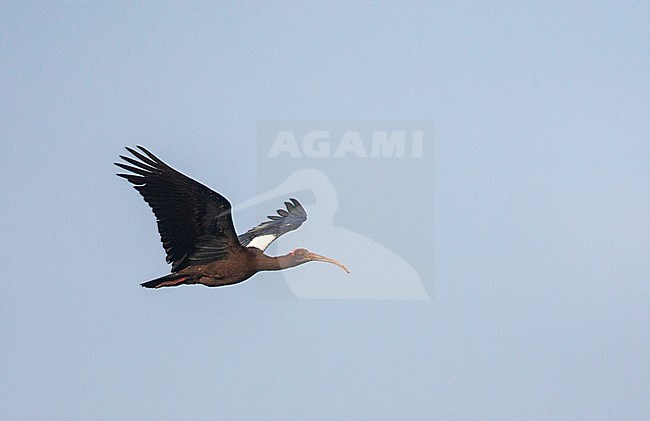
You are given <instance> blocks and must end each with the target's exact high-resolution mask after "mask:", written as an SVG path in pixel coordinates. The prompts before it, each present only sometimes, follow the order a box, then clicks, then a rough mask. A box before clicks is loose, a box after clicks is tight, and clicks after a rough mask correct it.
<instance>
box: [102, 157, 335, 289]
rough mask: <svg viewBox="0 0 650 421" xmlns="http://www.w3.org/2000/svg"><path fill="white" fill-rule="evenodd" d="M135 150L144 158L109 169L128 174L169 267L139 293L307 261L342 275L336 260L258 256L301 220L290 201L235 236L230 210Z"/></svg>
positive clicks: (227, 281) (230, 280) (235, 279)
mask: <svg viewBox="0 0 650 421" xmlns="http://www.w3.org/2000/svg"><path fill="white" fill-rule="evenodd" d="M138 148H139V149H140V150H141V151H142V152H144V155H143V154H141V153H140V152H137V151H135V150H133V149H131V148H127V150H128V151H129V152H131V153H132V154H133V155H134V156H135V158H137V159H134V158H131V157H126V156H122V155H121V156H120V157H121V158H122V159H123V160H124V161H126V162H128V163H129V164H131V165H126V164H124V163H116V164H115V165H117V166H119V167H120V168H123V169H125V170H127V171H129V172H130V173H129V174H118V175H119V176H120V177H123V178H125V179H127V180H128V181H129V182H131V183H132V184H134V185H135V189H136V190H138V191H139V192H140V194H141V195H142V197H143V198H144V199H145V201H146V202H147V203H148V204H149V206H150V207H151V209H152V210H153V212H154V214H155V215H156V219H157V223H158V231H159V233H160V237H161V240H162V243H163V247H164V248H165V251H166V252H167V262H168V263H171V264H172V273H170V274H169V275H166V276H163V277H161V278H157V279H154V280H151V281H148V282H145V283H143V284H142V286H143V287H146V288H160V287H168V286H178V285H191V284H202V285H205V286H210V287H216V286H223V285H232V284H236V283H239V282H242V281H245V280H246V279H248V278H250V277H251V276H253V275H254V274H255V273H257V272H260V271H268V270H282V269H287V268H290V267H294V266H298V265H301V264H303V263H307V262H310V261H322V262H327V263H332V264H335V265H337V266H339V267H341V268H342V269H344V270H345V271H346V272H347V271H348V270H347V268H346V267H345V266H343V265H342V264H341V263H339V262H337V261H336V260H333V259H330V258H328V257H324V256H321V255H318V254H316V253H312V252H309V251H308V250H305V249H301V248H299V249H296V250H294V251H292V252H290V253H288V254H286V255H283V256H277V257H271V256H268V255H266V254H264V250H265V249H266V248H267V247H268V245H269V244H270V243H271V242H273V241H274V240H275V239H277V238H278V237H280V236H281V235H283V234H285V233H287V232H289V231H292V230H295V229H297V228H298V227H300V225H302V223H303V222H304V221H305V220H306V219H307V213H306V212H305V210H304V209H303V207H302V205H301V204H300V203H299V202H298V201H297V200H296V199H291V201H290V202H285V206H286V208H287V210H284V209H280V210H278V211H277V212H278V215H273V216H269V221H266V222H263V223H262V224H260V225H258V226H257V227H254V228H252V229H250V230H249V231H248V232H246V233H245V234H242V235H240V236H237V234H236V233H235V228H234V224H233V221H232V215H231V213H232V212H231V210H232V206H231V205H230V202H228V200H227V199H226V198H225V197H223V196H221V195H220V194H219V193H217V192H215V191H213V190H210V189H209V188H208V187H206V186H204V185H202V184H201V183H199V182H197V181H195V180H192V179H191V178H189V177H187V176H185V175H183V174H181V173H180V172H178V171H176V170H175V169H173V168H171V167H170V166H168V165H167V164H165V163H164V162H163V161H161V160H160V159H159V158H157V157H156V156H155V155H153V154H152V153H151V152H149V151H148V150H146V149H145V148H143V147H141V146H138Z"/></svg>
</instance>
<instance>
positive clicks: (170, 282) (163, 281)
mask: <svg viewBox="0 0 650 421" xmlns="http://www.w3.org/2000/svg"><path fill="white" fill-rule="evenodd" d="M193 279H194V276H193V275H181V274H180V273H170V274H169V275H165V276H162V277H160V278H156V279H152V280H151V281H147V282H145V283H142V284H140V285H141V286H143V287H145V288H162V287H175V286H178V285H182V284H185V283H191V282H188V281H190V280H193Z"/></svg>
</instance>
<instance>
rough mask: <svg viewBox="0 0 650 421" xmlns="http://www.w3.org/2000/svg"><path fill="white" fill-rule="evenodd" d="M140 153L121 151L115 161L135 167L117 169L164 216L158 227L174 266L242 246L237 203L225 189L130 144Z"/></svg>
mask: <svg viewBox="0 0 650 421" xmlns="http://www.w3.org/2000/svg"><path fill="white" fill-rule="evenodd" d="M126 149H127V150H128V151H129V152H131V154H133V156H134V157H135V158H137V159H134V158H131V157H128V156H123V155H120V158H122V159H123V160H124V161H126V162H127V163H129V164H131V165H127V164H124V163H121V162H119V163H115V165H117V166H118V167H120V168H123V169H125V170H127V171H129V173H128V174H117V175H118V176H120V177H123V178H126V179H127V180H128V181H129V182H130V183H132V184H134V188H135V189H136V190H137V191H139V192H140V194H141V195H142V197H143V198H144V200H145V201H146V202H147V203H148V204H149V206H150V207H151V209H152V210H153V213H154V214H155V215H156V219H157V222H158V232H159V233H160V239H161V240H162V243H163V247H164V248H165V251H166V253H167V263H171V264H172V272H177V271H179V270H181V269H183V268H185V267H187V266H189V265H195V264H203V263H207V262H209V261H213V260H219V259H223V258H224V257H225V256H226V255H227V254H228V253H229V251H230V250H233V248H237V247H241V244H240V243H239V240H238V239H237V233H236V232H235V227H234V225H233V222H232V215H231V205H230V202H228V200H227V199H226V198H225V197H223V196H222V195H220V194H219V193H217V192H215V191H213V190H211V189H209V188H208V187H206V186H204V185H203V184H201V183H199V182H197V181H195V180H192V179H191V178H189V177H187V176H186V175H184V174H181V173H180V172H178V171H176V170H175V169H173V168H172V167H170V166H169V165H167V164H165V163H164V162H163V161H161V160H160V159H159V158H158V157H156V156H155V155H154V154H152V153H151V152H149V151H148V150H146V149H145V148H143V147H142V146H138V149H140V151H142V152H143V153H144V155H143V154H142V153H140V152H138V151H136V150H134V149H131V148H128V147H127V148H126Z"/></svg>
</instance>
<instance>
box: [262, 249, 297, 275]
mask: <svg viewBox="0 0 650 421" xmlns="http://www.w3.org/2000/svg"><path fill="white" fill-rule="evenodd" d="M300 263H301V262H296V261H295V260H294V259H293V256H292V255H291V254H285V255H282V256H267V255H266V254H264V253H259V254H258V255H257V256H256V266H257V270H260V271H261V270H282V269H287V268H292V267H294V266H298V265H299V264H300Z"/></svg>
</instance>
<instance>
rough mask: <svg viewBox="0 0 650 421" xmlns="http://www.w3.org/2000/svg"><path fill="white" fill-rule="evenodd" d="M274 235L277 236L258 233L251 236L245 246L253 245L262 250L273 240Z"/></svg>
mask: <svg viewBox="0 0 650 421" xmlns="http://www.w3.org/2000/svg"><path fill="white" fill-rule="evenodd" d="M276 237H277V236H276V235H275V234H266V235H260V236H259V237H255V238H253V239H252V240H251V242H250V243H248V245H247V246H246V247H255V248H258V249H260V250H262V251H264V250H266V248H267V247H268V246H269V244H271V243H272V242H273V240H275V238H276Z"/></svg>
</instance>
